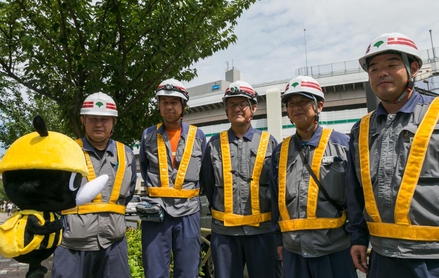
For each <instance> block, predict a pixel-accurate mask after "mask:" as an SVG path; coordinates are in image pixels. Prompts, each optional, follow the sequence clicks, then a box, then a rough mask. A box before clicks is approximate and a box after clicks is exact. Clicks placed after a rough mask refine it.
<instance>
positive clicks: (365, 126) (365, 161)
mask: <svg viewBox="0 0 439 278" xmlns="http://www.w3.org/2000/svg"><path fill="white" fill-rule="evenodd" d="M371 115H372V112H370V113H369V114H367V115H366V116H364V117H363V118H362V119H361V123H360V134H359V137H360V139H359V142H358V148H359V150H360V167H361V181H362V184H363V192H364V198H365V200H366V202H365V206H366V211H367V213H368V214H369V216H370V217H371V218H372V219H373V221H374V222H381V215H380V213H379V211H378V207H377V204H376V201H375V195H374V194H373V189H372V181H371V180H370V166H369V165H370V159H369V122H370V116H371ZM369 185H370V186H369Z"/></svg>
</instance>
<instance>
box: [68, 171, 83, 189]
mask: <svg viewBox="0 0 439 278" xmlns="http://www.w3.org/2000/svg"><path fill="white" fill-rule="evenodd" d="M77 174H78V173H72V174H71V175H70V180H69V189H70V190H71V191H76V190H77V189H78V188H79V186H80V185H81V179H82V177H81V176H78V177H77Z"/></svg>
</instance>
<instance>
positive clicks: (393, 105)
mask: <svg viewBox="0 0 439 278" xmlns="http://www.w3.org/2000/svg"><path fill="white" fill-rule="evenodd" d="M360 65H361V67H362V68H363V69H364V70H365V71H366V72H367V73H368V75H369V83H370V87H371V89H372V91H373V92H374V94H375V95H376V96H377V97H378V98H379V99H380V100H381V101H380V103H379V104H378V107H377V109H376V110H375V111H373V112H372V113H369V114H368V115H366V116H364V117H363V118H362V119H361V120H360V121H359V122H357V123H356V124H355V125H354V126H353V127H352V131H351V139H350V143H349V145H350V147H349V150H350V158H349V159H348V162H349V163H348V171H347V176H346V178H347V180H346V187H347V190H346V192H347V197H348V219H349V224H348V227H347V229H348V231H349V232H350V234H351V244H352V247H351V256H352V259H353V261H354V264H355V267H356V268H358V269H359V270H361V271H362V272H364V273H367V274H368V277H374V278H380V277H384V278H388V277H404V278H409V277H422V278H424V277H439V206H438V196H439V163H438V156H439V125H438V118H439V98H432V97H429V96H425V95H421V94H419V92H417V91H416V89H415V88H414V78H415V76H416V74H417V73H418V71H419V70H420V68H421V67H422V59H421V57H420V54H419V51H418V48H417V46H416V44H415V43H414V42H413V41H412V40H411V39H410V38H409V37H407V36H406V35H404V34H401V33H385V34H382V35H380V36H379V37H377V38H375V39H374V40H373V41H372V42H371V43H370V44H369V46H368V47H367V49H366V53H365V55H364V56H363V57H361V58H360ZM369 241H370V244H371V245H372V252H371V254H370V258H369V262H368V260H367V256H366V251H367V247H368V246H369Z"/></svg>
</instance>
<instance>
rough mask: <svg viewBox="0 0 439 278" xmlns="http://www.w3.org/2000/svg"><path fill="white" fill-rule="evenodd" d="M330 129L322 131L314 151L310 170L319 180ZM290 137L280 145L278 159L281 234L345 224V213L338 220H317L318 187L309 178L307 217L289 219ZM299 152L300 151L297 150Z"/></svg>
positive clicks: (337, 226) (331, 227)
mask: <svg viewBox="0 0 439 278" xmlns="http://www.w3.org/2000/svg"><path fill="white" fill-rule="evenodd" d="M331 133H332V129H323V131H322V136H321V137H320V141H319V144H318V146H317V148H316V149H315V150H314V155H313V159H312V165H311V169H312V170H313V172H314V174H315V175H316V176H317V177H318V178H320V166H321V162H322V159H323V155H324V153H325V150H326V146H327V145H328V142H329V137H330V136H331ZM291 138H292V136H290V137H288V138H286V139H285V140H284V141H283V142H282V145H281V149H280V158H279V173H278V175H279V178H278V179H279V193H278V198H279V200H278V207H279V213H280V216H281V219H282V220H281V221H279V227H280V229H281V231H282V232H286V231H297V230H315V229H334V228H339V227H341V226H343V224H344V223H345V222H346V213H345V212H343V215H342V216H341V217H339V218H317V217H316V211H317V200H318V195H319V187H318V185H317V183H316V182H315V181H314V179H313V178H312V177H311V176H310V178H309V183H308V201H307V217H306V218H300V219H290V214H289V212H288V209H287V203H286V188H287V186H286V180H287V179H286V173H287V161H288V150H289V144H290V141H291ZM297 151H301V150H297Z"/></svg>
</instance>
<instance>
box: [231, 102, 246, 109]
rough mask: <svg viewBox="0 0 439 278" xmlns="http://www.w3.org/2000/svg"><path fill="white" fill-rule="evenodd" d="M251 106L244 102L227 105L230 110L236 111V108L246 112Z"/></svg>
mask: <svg viewBox="0 0 439 278" xmlns="http://www.w3.org/2000/svg"><path fill="white" fill-rule="evenodd" d="M248 106H249V104H248V102H246V101H243V102H239V103H230V104H227V105H226V107H227V108H230V109H235V108H236V107H238V108H239V109H241V110H244V109H245V108H247V107H248Z"/></svg>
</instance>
